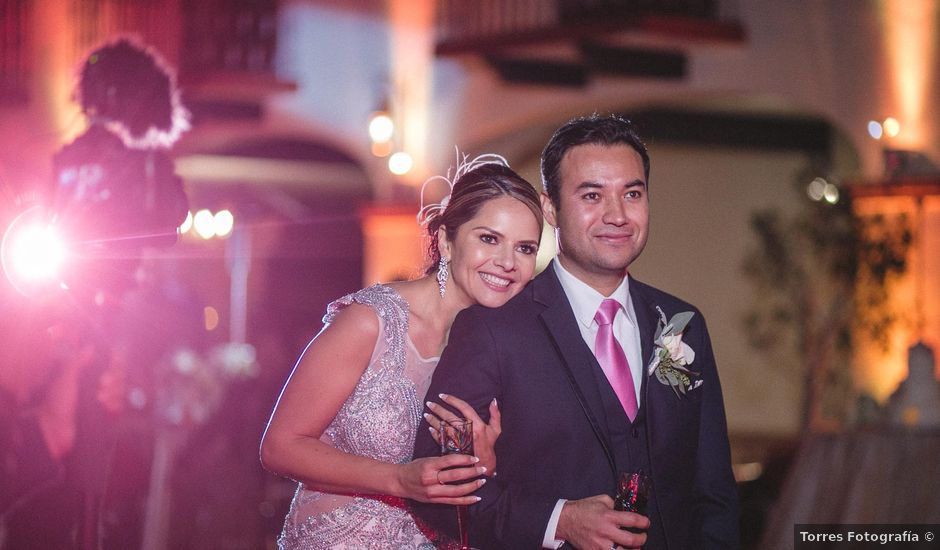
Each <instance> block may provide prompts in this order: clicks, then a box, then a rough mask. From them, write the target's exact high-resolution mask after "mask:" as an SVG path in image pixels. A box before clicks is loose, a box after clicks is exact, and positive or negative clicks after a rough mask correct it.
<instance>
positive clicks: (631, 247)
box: [542, 144, 649, 295]
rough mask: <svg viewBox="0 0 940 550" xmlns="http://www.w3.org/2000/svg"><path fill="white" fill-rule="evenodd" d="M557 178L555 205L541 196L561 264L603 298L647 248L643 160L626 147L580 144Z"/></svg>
mask: <svg viewBox="0 0 940 550" xmlns="http://www.w3.org/2000/svg"><path fill="white" fill-rule="evenodd" d="M559 175H560V186H559V200H558V204H557V205H555V204H553V203H552V202H551V201H550V200H549V199H548V198H547V197H545V196H543V201H542V204H543V207H544V209H545V217H546V219H547V220H548V222H549V223H550V224H552V225H553V226H555V227H556V228H557V235H558V247H559V254H558V256H559V260H560V261H561V263H562V265H564V266H565V268H566V269H567V270H568V271H570V272H571V273H572V274H573V275H575V276H576V277H578V278H579V279H581V280H582V281H584V282H585V283H587V284H588V285H591V286H592V287H594V288H595V289H597V290H599V291H600V292H601V293H602V294H605V295H606V293H607V292H606V291H607V289H608V287H609V285H610V284H613V286H614V287H616V285H617V284H619V281H620V279H621V278H622V277H623V276H624V274H625V273H626V269H627V267H628V266H629V265H630V264H631V263H633V260H635V259H636V258H637V257H638V256H639V255H640V253H641V252H642V251H643V248H644V247H645V246H646V239H647V236H648V234H649V200H648V197H647V193H646V177H645V175H644V171H643V160H642V159H641V158H640V155H639V154H638V153H637V152H636V151H635V150H634V149H633V148H632V147H630V146H629V145H613V146H605V145H595V144H590V145H579V146H576V147H573V148H571V149H570V150H569V151H568V152H567V153H565V156H564V157H562V160H561V165H560V167H559ZM609 290H610V291H612V290H613V288H609Z"/></svg>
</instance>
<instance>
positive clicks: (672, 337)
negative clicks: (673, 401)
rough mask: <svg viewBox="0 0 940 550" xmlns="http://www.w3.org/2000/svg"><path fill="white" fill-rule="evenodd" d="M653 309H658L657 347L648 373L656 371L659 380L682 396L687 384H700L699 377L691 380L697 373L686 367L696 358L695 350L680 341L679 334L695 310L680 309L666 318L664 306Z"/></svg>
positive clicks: (694, 385) (685, 391)
mask: <svg viewBox="0 0 940 550" xmlns="http://www.w3.org/2000/svg"><path fill="white" fill-rule="evenodd" d="M656 310H657V311H658V312H659V325H658V326H657V327H656V335H655V342H654V343H655V344H656V349H655V350H654V351H653V360H652V361H651V362H650V366H649V374H650V375H653V374H655V375H656V379H657V380H659V383H660V384H663V385H665V386H669V387H670V388H672V391H674V392H675V394H676V396H678V397H682V396H683V395H685V394H686V393H687V392H688V391H689V388H690V387H693V388H694V387H698V386H699V385H701V380H698V381H696V382H694V383H693V381H692V378H693V377H696V376H699V373H698V372H695V371H692V370H690V369H688V368H687V366H688V365H691V364H692V362H693V361H695V351H694V350H693V349H692V348H691V347H689V345H688V344H686V343H685V342H683V341H682V334H683V333H684V332H685V328H686V326H687V325H688V324H689V321H690V320H692V317H693V316H695V313H694V312H692V311H683V312H682V313H677V314H675V315H673V316H672V319H669V321H666V314H665V313H663V310H662V309H660V308H659V307H658V306H657V308H656Z"/></svg>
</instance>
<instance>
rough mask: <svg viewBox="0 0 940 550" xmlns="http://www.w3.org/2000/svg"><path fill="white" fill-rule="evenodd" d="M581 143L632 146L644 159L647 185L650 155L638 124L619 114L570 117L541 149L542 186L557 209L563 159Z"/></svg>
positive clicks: (558, 206) (644, 173) (559, 205)
mask: <svg viewBox="0 0 940 550" xmlns="http://www.w3.org/2000/svg"><path fill="white" fill-rule="evenodd" d="M578 145H605V146H611V145H627V146H629V147H632V148H633V149H634V150H635V151H636V152H637V153H639V155H640V158H641V159H643V175H644V176H645V178H646V182H647V184H648V183H649V179H650V157H649V154H648V153H647V152H646V145H645V144H644V143H643V140H641V139H640V136H639V135H638V134H637V131H636V127H635V126H634V125H633V123H632V122H630V121H629V120H627V119H625V118H622V117H619V116H617V115H609V116H601V115H598V114H596V113H595V114H593V115H591V116H586V117H579V118H574V119H571V120H569V121H568V122H566V123H565V125H564V126H562V127H561V128H559V129H558V130H555V134H554V135H553V136H552V139H550V140H548V144H547V145H546V146H545V149H543V150H542V189H544V190H545V193H546V194H547V195H548V198H550V199H551V200H552V204H554V205H555V208H560V207H561V204H559V198H560V197H559V192H560V188H561V181H560V179H561V174H560V173H559V172H560V170H561V161H562V159H563V158H564V157H565V154H566V153H567V152H568V151H569V150H570V149H571V148H572V147H577V146H578Z"/></svg>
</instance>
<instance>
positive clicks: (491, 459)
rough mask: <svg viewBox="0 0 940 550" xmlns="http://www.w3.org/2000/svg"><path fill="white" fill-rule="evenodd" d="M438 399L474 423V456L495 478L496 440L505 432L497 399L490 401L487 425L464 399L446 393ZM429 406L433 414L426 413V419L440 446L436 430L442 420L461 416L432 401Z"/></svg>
mask: <svg viewBox="0 0 940 550" xmlns="http://www.w3.org/2000/svg"><path fill="white" fill-rule="evenodd" d="M438 397H440V399H441V401H443V402H444V403H447V404H448V405H450V406H451V407H453V408H454V409H456V410H457V412H459V413H460V415H461V416H462V417H463V418H465V419H467V420H470V421H472V422H473V454H474V455H476V456H477V457H478V458H479V459H480V465H481V466H484V467H485V468H486V475H487V476H490V477H492V476H495V475H496V440H497V439H499V434H501V433H502V431H503V426H502V422H501V419H502V417H501V416H500V413H499V405H498V404H497V403H496V399H495V398H494V399H493V400H492V401H490V405H489V413H490V421H489V423H486V422H484V421H483V419H482V418H480V415H478V414H477V412H476V410H474V408H473V407H471V406H470V404H469V403H467V402H466V401H464V400H463V399H460V398H459V397H455V396H453V395H448V394H445V393H442V394H440V395H439V396H438ZM427 406H428V409H430V410H431V413H430V414H429V413H425V415H424V418H425V420H427V422H428V425H430V426H431V436H432V437H434V440H435V441H437V442H438V444H440V442H441V436H440V433H438V430H437V429H436V428H437V426H439V425H440V423H441V421H442V420H454V419H457V418H460V416H457V415H455V414H454V413H452V412H450V411H448V410H447V408H445V407H442V406H440V405H438V404H437V403H433V402H431V401H428V402H427Z"/></svg>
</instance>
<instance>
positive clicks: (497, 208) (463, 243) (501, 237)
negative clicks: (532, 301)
mask: <svg viewBox="0 0 940 550" xmlns="http://www.w3.org/2000/svg"><path fill="white" fill-rule="evenodd" d="M541 233H542V228H541V226H540V225H539V220H538V219H537V218H536V217H535V215H534V214H533V213H532V211H531V210H529V208H528V207H527V206H526V205H525V204H523V203H522V202H521V201H519V200H518V199H515V198H512V197H510V196H501V197H499V198H495V199H492V200H490V201H488V202H486V203H485V204H484V205H483V206H482V207H481V208H480V210H479V212H477V215H476V216H474V217H473V218H471V219H469V220H468V221H467V222H466V223H464V224H463V225H461V226H460V227H459V228H457V234H456V236H455V237H454V240H453V242H447V243H446V244H445V247H444V248H445V250H444V252H445V258H448V259H449V260H450V265H449V268H450V274H451V278H450V280H449V281H448V288H447V291H448V292H454V293H455V294H456V295H457V296H456V297H457V298H458V299H459V300H460V301H461V302H463V303H464V304H465V306H470V305H473V304H482V305H484V306H487V307H499V306H501V305H503V304H505V303H506V302H508V301H509V299H510V298H512V297H513V296H515V295H516V294H518V293H519V292H520V291H521V290H522V288H523V287H524V286H525V285H526V283H528V282H529V280H530V279H532V275H533V274H534V273H535V256H536V253H537V252H538V249H539V237H540V236H541ZM440 237H442V238H445V239H446V237H445V236H444V232H443V230H442V231H441V233H440ZM448 253H449V255H448Z"/></svg>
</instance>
